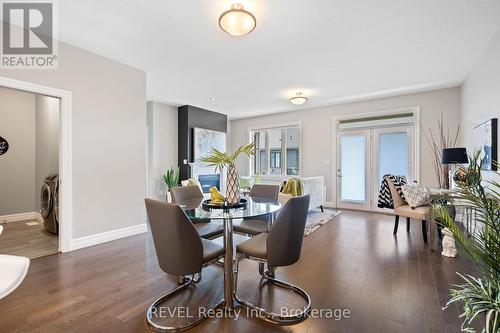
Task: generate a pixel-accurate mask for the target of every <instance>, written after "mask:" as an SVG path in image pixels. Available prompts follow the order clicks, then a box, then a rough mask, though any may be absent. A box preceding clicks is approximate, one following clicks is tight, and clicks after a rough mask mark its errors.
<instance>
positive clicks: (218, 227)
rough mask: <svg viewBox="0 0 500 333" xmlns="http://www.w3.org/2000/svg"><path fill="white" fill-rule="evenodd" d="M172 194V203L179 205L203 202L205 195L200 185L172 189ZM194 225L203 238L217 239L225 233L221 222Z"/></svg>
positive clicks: (196, 223) (201, 222) (204, 222)
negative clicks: (198, 200)
mask: <svg viewBox="0 0 500 333" xmlns="http://www.w3.org/2000/svg"><path fill="white" fill-rule="evenodd" d="M170 194H171V195H172V202H173V203H177V204H178V203H181V202H182V201H186V200H191V199H200V200H203V193H202V192H201V189H200V187H199V186H198V185H190V186H179V187H173V188H171V189H170ZM193 224H194V226H195V228H196V231H197V232H198V234H199V235H200V237H201V238H206V239H212V238H217V237H219V236H222V234H223V233H224V226H223V225H222V223H220V222H215V221H210V220H202V221H193Z"/></svg>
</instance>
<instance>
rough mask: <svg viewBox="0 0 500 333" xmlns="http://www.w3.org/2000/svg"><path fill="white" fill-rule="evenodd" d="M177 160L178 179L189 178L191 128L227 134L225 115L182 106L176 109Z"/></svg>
mask: <svg viewBox="0 0 500 333" xmlns="http://www.w3.org/2000/svg"><path fill="white" fill-rule="evenodd" d="M178 111H179V113H178V125H179V128H178V131H179V133H178V135H179V140H178V158H179V165H180V178H181V180H183V179H188V178H189V165H187V164H184V160H187V161H188V163H190V162H193V128H195V127H200V128H206V129H211V130H214V131H220V132H225V133H227V116H226V115H225V114H221V113H217V112H213V111H209V110H205V109H201V108H197V107H196V106H191V105H184V106H181V107H179V108H178Z"/></svg>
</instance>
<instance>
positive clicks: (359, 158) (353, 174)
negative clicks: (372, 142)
mask: <svg viewBox="0 0 500 333" xmlns="http://www.w3.org/2000/svg"><path fill="white" fill-rule="evenodd" d="M340 154H341V165H340V173H341V175H342V178H341V182H340V187H341V189H340V191H341V192H340V193H341V200H342V201H351V202H365V201H366V137H365V136H364V135H346V136H342V137H341V139H340Z"/></svg>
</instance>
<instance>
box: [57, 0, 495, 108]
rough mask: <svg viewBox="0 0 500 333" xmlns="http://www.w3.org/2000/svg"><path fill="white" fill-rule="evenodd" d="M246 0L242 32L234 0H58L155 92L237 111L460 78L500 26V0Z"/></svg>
mask: <svg viewBox="0 0 500 333" xmlns="http://www.w3.org/2000/svg"><path fill="white" fill-rule="evenodd" d="M239 2H241V3H243V4H244V5H245V7H246V8H247V9H249V10H251V11H252V12H253V13H254V14H255V16H256V18H257V28H256V29H255V30H254V31H253V32H252V33H251V34H249V35H247V36H244V37H239V38H237V37H232V36H230V35H228V34H226V33H224V32H223V31H221V30H220V28H219V27H218V17H219V15H220V13H221V12H223V11H224V10H227V9H228V8H229V7H230V5H231V3H233V1H230V0H189V1H188V0H183V1H179V0H177V1H174V0H144V1H139V0H106V1H103V0H64V1H59V2H58V3H59V35H60V39H61V40H63V41H65V42H68V43H70V44H73V45H76V46H79V47H81V48H84V49H86V50H89V51H91V52H94V53H97V54H100V55H103V56H106V57H109V58H111V59H114V60H117V61H120V62H122V63H125V64H128V65H130V66H133V67H136V68H139V69H142V70H144V71H146V72H147V76H148V87H147V93H148V100H154V101H159V102H165V103H168V104H173V105H183V104H191V105H195V106H199V107H202V108H206V109H210V110H214V111H218V112H222V113H226V114H228V115H229V116H230V117H233V118H237V117H248V116H254V115H257V114H265V113H272V112H283V111H290V110H297V109H300V108H310V107H314V106H323V105H328V104H334V103H339V102H343V101H350V100H357V99H363V98H368V97H371V98H373V97H378V96H387V95H392V94H399V93H405V92H413V91H420V90H428V89H432V88H441V87H449V86H457V85H459V84H460V83H461V82H463V80H464V79H465V77H466V75H467V73H468V72H469V70H470V69H471V68H472V66H473V65H474V63H475V61H476V60H477V59H478V58H479V56H480V54H481V53H482V51H483V50H484V48H485V47H486V45H487V44H488V42H489V40H490V39H491V38H492V37H493V35H494V34H495V32H496V31H497V30H498V29H499V26H500V1H499V0H481V1H478V0H309V1H305V0H267V1H264V0H241V1H239ZM296 91H303V92H304V93H305V95H307V96H308V97H309V99H310V100H309V102H308V103H306V104H304V105H303V106H301V107H297V106H293V105H292V104H290V103H289V102H288V98H289V97H291V96H292V95H293V94H294V93H295V92H296ZM211 97H215V98H216V100H215V101H212V100H211V99H210V98H211Z"/></svg>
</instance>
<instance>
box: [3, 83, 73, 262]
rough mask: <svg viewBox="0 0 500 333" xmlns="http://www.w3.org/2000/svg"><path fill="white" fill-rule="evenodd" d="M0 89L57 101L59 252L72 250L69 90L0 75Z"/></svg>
mask: <svg viewBox="0 0 500 333" xmlns="http://www.w3.org/2000/svg"><path fill="white" fill-rule="evenodd" d="M0 87H5V88H11V89H17V90H22V91H26V92H30V93H34V94H41V95H46V96H51V97H56V98H59V100H60V106H59V109H60V120H59V125H60V134H59V196H60V200H59V252H68V251H71V250H72V242H71V240H72V236H73V233H72V229H73V219H72V216H73V155H72V146H73V136H72V120H71V119H72V112H71V108H72V94H71V92H70V91H66V90H61V89H57V88H53V87H48V86H42V85H38V84H34V83H31V82H26V81H20V80H14V79H11V78H7V77H2V76H0Z"/></svg>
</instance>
